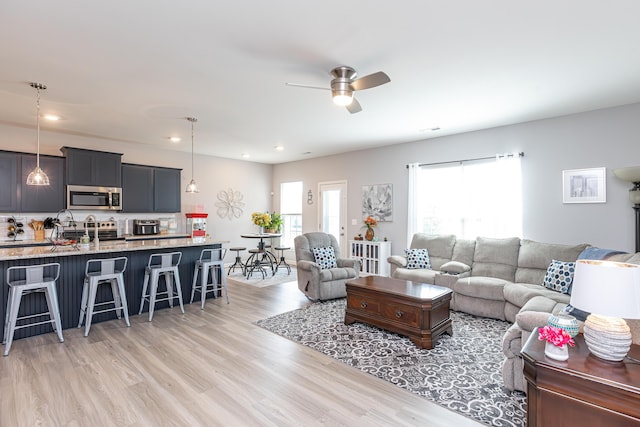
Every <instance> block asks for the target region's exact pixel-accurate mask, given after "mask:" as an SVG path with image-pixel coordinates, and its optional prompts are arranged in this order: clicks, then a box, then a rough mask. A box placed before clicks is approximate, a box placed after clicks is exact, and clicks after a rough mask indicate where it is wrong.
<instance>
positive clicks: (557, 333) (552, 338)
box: [538, 325, 576, 360]
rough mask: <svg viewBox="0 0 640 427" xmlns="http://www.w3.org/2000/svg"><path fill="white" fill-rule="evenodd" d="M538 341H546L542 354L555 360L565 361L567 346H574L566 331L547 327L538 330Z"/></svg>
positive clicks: (567, 351) (567, 355)
mask: <svg viewBox="0 0 640 427" xmlns="http://www.w3.org/2000/svg"><path fill="white" fill-rule="evenodd" d="M538 339H539V340H540V341H546V344H545V348H544V354H545V355H546V356H547V357H550V358H552V359H556V360H567V359H568V358H569V349H568V348H567V345H569V346H571V347H574V346H575V345H576V343H575V341H573V338H571V335H569V333H568V332H567V331H565V330H564V329H562V328H556V327H553V326H549V325H547V326H545V327H543V328H541V329H539V330H538Z"/></svg>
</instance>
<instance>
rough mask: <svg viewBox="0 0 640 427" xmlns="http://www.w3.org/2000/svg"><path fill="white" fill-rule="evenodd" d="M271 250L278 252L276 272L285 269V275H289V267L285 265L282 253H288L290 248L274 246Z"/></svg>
mask: <svg viewBox="0 0 640 427" xmlns="http://www.w3.org/2000/svg"><path fill="white" fill-rule="evenodd" d="M273 249H274V250H276V251H280V261H279V262H278V263H277V264H276V270H278V269H279V268H280V267H285V268H286V269H287V275H290V274H291V266H290V265H289V264H287V261H285V259H284V251H288V250H289V249H291V248H290V247H286V246H276V247H275V248H273Z"/></svg>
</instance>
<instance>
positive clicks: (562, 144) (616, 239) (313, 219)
mask: <svg viewBox="0 0 640 427" xmlns="http://www.w3.org/2000/svg"><path fill="white" fill-rule="evenodd" d="M363 114H366V112H365V113H363ZM639 118H640V104H633V105H630V106H623V107H616V108H610V109H604V110H598V111H593V112H587V113H581V114H576V115H571V116H565V117H558V118H554V119H548V120H540V121H535V122H529V123H523V124H518V125H512V126H505V127H500V128H493V129H487V130H483V131H477V132H469V133H465V134H459V135H452V136H445V137H440V138H434V139H429V140H424V141H418V142H413V143H407V144H398V145H392V146H387V147H383V148H378V149H371V150H364V151H358V152H352V153H347V154H343V155H337V156H330V157H324V158H318V159H309V160H305V161H300V162H291V163H285V164H280V165H276V166H275V167H274V173H273V179H274V182H273V187H274V188H276V189H277V188H278V187H279V183H280V182H285V181H303V182H304V199H303V200H306V193H307V191H308V190H309V189H311V190H312V191H313V194H314V200H316V201H317V192H318V190H317V185H318V182H321V181H330V180H336V179H346V180H347V181H348V212H349V213H348V231H347V232H348V236H349V238H352V237H353V236H355V235H357V234H358V233H359V232H361V230H360V227H361V225H362V213H361V207H360V203H361V189H362V186H363V185H370V184H382V183H392V184H393V192H394V194H393V197H394V221H393V222H386V223H380V224H379V226H378V229H377V230H376V235H377V236H378V237H379V238H382V237H385V236H386V237H388V238H389V240H391V241H392V247H393V252H394V253H401V252H402V250H403V249H404V248H405V247H406V245H407V242H406V217H407V210H406V206H407V169H406V165H407V164H408V163H413V162H420V163H431V162H442V161H452V160H461V159H467V158H475V157H485V156H492V155H495V154H496V153H506V152H519V151H523V152H524V153H525V157H524V158H523V159H522V170H523V196H524V197H523V204H524V206H523V211H524V215H523V234H524V235H523V237H524V238H528V239H532V240H537V241H542V242H552V243H562V244H577V243H582V242H585V243H590V244H593V245H596V246H601V247H606V248H615V249H620V250H625V251H633V250H634V242H635V240H634V236H635V229H634V227H635V226H634V213H633V209H632V208H631V205H630V203H629V201H628V190H629V189H630V188H631V184H630V183H626V182H622V181H620V180H618V179H617V178H616V177H615V176H614V175H613V169H615V168H619V167H626V166H636V165H640V141H639V139H640V120H639ZM592 167H606V168H607V180H606V189H607V202H606V203H600V204H563V203H562V171H563V170H567V169H582V168H592ZM437 185H446V183H437ZM276 196H277V195H276ZM461 197H464V195H461ZM277 201H278V200H277V197H276V202H277ZM276 206H277V204H276ZM317 207H318V205H317V203H314V204H313V205H306V204H305V205H304V208H303V209H304V210H303V214H304V215H303V223H304V224H303V228H304V231H305V232H307V231H314V230H317V222H318V221H317ZM354 218H355V219H357V220H358V224H359V225H358V226H352V225H351V219H354Z"/></svg>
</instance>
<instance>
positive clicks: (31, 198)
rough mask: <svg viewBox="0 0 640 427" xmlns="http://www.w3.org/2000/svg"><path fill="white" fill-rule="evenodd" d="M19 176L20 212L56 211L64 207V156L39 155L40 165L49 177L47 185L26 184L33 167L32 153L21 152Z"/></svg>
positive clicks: (34, 157)
mask: <svg viewBox="0 0 640 427" xmlns="http://www.w3.org/2000/svg"><path fill="white" fill-rule="evenodd" d="M20 158H21V163H22V166H21V170H22V173H21V177H20V186H19V188H20V197H19V199H20V208H21V209H20V211H21V212H58V211H59V210H60V209H64V208H65V191H64V190H65V187H64V157H48V156H40V167H41V168H42V170H44V171H45V173H46V174H47V176H48V177H49V185H46V186H38V185H27V184H26V182H27V176H29V173H30V172H31V171H32V170H34V169H35V167H36V163H37V159H36V156H35V155H33V154H22V155H21V156H20Z"/></svg>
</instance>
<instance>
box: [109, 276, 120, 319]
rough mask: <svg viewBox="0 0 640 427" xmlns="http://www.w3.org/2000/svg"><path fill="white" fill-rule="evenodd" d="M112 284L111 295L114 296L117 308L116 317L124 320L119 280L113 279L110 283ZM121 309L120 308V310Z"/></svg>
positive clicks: (114, 303)
mask: <svg viewBox="0 0 640 427" xmlns="http://www.w3.org/2000/svg"><path fill="white" fill-rule="evenodd" d="M109 283H110V284H111V295H112V296H113V305H114V306H115V312H116V317H117V318H118V319H121V318H122V305H121V303H120V292H119V291H118V280H117V279H111V280H110V281H109ZM118 307H120V308H118Z"/></svg>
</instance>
